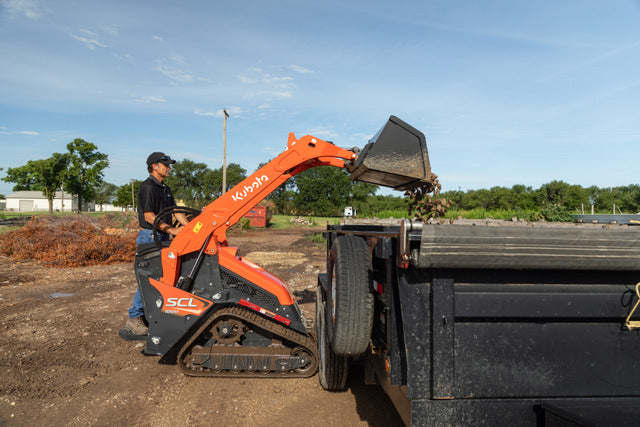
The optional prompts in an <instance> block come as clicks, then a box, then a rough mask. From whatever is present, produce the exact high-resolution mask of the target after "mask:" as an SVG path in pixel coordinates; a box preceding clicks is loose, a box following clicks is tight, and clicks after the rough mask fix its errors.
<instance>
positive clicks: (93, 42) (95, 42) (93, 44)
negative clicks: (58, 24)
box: [69, 30, 107, 50]
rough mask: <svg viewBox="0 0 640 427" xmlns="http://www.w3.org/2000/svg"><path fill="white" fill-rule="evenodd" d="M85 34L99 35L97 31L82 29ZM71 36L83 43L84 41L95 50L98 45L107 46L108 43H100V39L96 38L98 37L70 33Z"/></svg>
mask: <svg viewBox="0 0 640 427" xmlns="http://www.w3.org/2000/svg"><path fill="white" fill-rule="evenodd" d="M82 31H83V32H84V33H85V34H87V35H89V36H90V37H91V36H97V35H96V34H95V33H93V32H91V31H89V30H82ZM69 36H70V37H71V38H73V39H75V40H77V41H79V42H81V43H84V44H85V46H87V47H88V48H89V49H91V50H95V48H96V47H102V48H106V47H107V45H105V44H104V43H100V42H99V41H98V40H96V38H88V37H83V36H78V35H75V34H69Z"/></svg>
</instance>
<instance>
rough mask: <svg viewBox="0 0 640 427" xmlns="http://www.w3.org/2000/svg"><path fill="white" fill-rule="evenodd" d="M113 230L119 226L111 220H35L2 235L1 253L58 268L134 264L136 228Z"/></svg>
mask: <svg viewBox="0 0 640 427" xmlns="http://www.w3.org/2000/svg"><path fill="white" fill-rule="evenodd" d="M109 227H112V228H109ZM113 227H118V225H116V224H114V223H113V222H112V221H111V220H110V219H109V218H101V219H92V218H90V217H88V216H83V215H73V216H64V217H54V216H44V215H43V216H40V217H33V218H31V220H30V221H29V222H28V223H27V224H26V225H25V226H24V227H22V228H20V229H18V230H14V231H10V232H7V233H5V234H3V235H2V236H0V253H1V254H3V255H6V256H9V257H11V258H13V259H14V260H37V261H40V262H42V263H44V264H46V265H50V266H55V267H78V266H88V265H102V264H113V263H119V262H129V261H133V258H134V255H135V251H136V242H135V238H136V234H135V231H134V230H135V229H133V230H131V231H127V229H126V228H124V229H123V228H119V227H118V228H113Z"/></svg>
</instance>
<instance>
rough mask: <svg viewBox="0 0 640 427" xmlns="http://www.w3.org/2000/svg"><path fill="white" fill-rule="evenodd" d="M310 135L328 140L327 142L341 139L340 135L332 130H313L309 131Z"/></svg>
mask: <svg viewBox="0 0 640 427" xmlns="http://www.w3.org/2000/svg"><path fill="white" fill-rule="evenodd" d="M309 135H312V136H315V137H318V138H322V139H327V140H329V139H337V138H340V135H338V134H337V133H335V132H334V131H332V130H330V129H320V128H316V129H311V130H310V131H309Z"/></svg>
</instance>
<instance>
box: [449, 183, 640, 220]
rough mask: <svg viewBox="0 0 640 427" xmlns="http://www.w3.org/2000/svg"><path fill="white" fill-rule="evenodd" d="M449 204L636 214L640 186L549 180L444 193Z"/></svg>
mask: <svg viewBox="0 0 640 427" xmlns="http://www.w3.org/2000/svg"><path fill="white" fill-rule="evenodd" d="M439 197H444V198H446V199H447V200H450V201H451V202H452V208H453V209H459V210H473V209H485V210H487V211H495V210H511V211H516V210H522V211H540V210H543V209H545V208H548V207H549V206H560V207H562V208H564V209H566V211H567V212H570V213H581V212H582V211H583V209H584V211H585V213H590V212H591V206H592V205H593V210H594V212H595V213H613V206H614V205H615V206H616V213H620V212H624V213H637V212H640V185H638V184H631V185H627V186H621V187H609V188H599V187H596V186H590V187H587V188H585V187H582V186H580V185H572V184H568V183H566V182H563V181H552V182H549V183H547V184H544V185H542V186H541V187H540V188H538V189H534V188H532V187H528V186H524V185H514V186H512V187H511V188H507V187H492V188H490V189H488V190H487V189H480V190H468V191H466V192H462V191H446V192H443V193H441V194H440V195H439Z"/></svg>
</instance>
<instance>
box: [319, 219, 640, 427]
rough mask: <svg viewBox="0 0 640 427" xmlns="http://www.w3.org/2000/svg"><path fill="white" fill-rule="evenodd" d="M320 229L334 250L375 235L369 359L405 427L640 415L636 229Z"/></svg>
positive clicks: (634, 418) (397, 225)
mask: <svg viewBox="0 0 640 427" xmlns="http://www.w3.org/2000/svg"><path fill="white" fill-rule="evenodd" d="M325 234H326V237H327V241H328V249H329V248H330V246H331V244H332V242H333V241H334V240H335V239H336V238H337V237H338V236H341V235H344V234H353V235H356V236H360V237H362V238H364V239H366V240H367V242H368V244H369V248H370V252H371V261H372V284H371V291H372V292H373V293H374V295H375V300H374V315H373V328H372V333H371V343H370V349H369V350H368V351H367V353H365V354H364V357H365V361H366V363H365V366H368V367H370V373H369V376H372V375H371V374H374V376H375V378H376V379H377V382H379V383H380V384H381V385H382V386H383V388H384V389H385V391H386V392H387V394H388V395H389V396H390V397H391V399H392V401H393V402H394V404H395V405H396V408H397V409H398V412H399V413H400V415H401V416H402V417H403V419H404V420H405V422H406V423H407V424H413V425H479V424H486V425H532V426H535V425H559V424H558V423H561V422H562V423H565V424H564V425H567V424H566V423H568V422H570V423H573V424H569V425H590V423H592V422H593V423H595V425H602V424H601V420H606V421H607V423H606V424H608V425H638V420H640V336H639V333H638V331H637V330H629V329H628V328H626V327H625V326H624V320H625V318H626V317H627V315H628V314H629V312H630V310H631V308H632V306H633V305H634V304H635V301H636V300H637V298H636V295H635V292H634V285H635V284H636V283H637V282H638V281H640V230H638V228H635V227H633V226H624V225H615V226H611V225H606V226H603V225H577V224H562V225H558V224H546V223H543V224H541V223H534V224H528V223H519V222H514V223H511V222H498V221H473V222H470V221H466V222H464V221H463V222H459V223H457V224H455V223H454V224H448V223H445V224H440V223H435V224H414V223H411V222H409V221H402V222H397V221H396V222H388V221H387V222H378V223H364V224H363V223H361V222H360V223H347V224H342V225H336V226H329V227H328V229H327V232H326V233H325ZM327 271H331V270H330V267H329V266H328V270H327ZM321 281H322V280H321ZM324 281H325V284H324V285H322V286H324V287H326V288H328V287H330V284H327V283H326V282H327V278H326V277H325V278H324ZM614 421H615V422H614Z"/></svg>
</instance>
